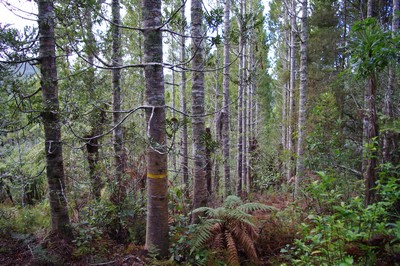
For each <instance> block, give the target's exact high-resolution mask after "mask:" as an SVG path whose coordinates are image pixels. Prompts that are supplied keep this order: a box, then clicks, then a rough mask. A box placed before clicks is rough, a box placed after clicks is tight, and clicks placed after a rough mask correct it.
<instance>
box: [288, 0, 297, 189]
mask: <svg viewBox="0 0 400 266" xmlns="http://www.w3.org/2000/svg"><path fill="white" fill-rule="evenodd" d="M290 21H291V22H290V25H291V33H290V34H291V35H290V88H289V106H288V107H289V108H288V134H287V137H288V140H287V144H288V161H287V180H288V182H289V181H290V180H291V178H292V175H293V174H292V172H293V158H292V157H293V153H294V150H293V149H294V144H293V136H292V135H293V120H294V92H295V87H296V0H292V6H291V11H290Z"/></svg>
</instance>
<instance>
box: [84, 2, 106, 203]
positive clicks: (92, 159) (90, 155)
mask: <svg viewBox="0 0 400 266" xmlns="http://www.w3.org/2000/svg"><path fill="white" fill-rule="evenodd" d="M92 8H93V7H90V8H89V7H87V8H86V9H85V19H86V38H87V42H86V47H85V48H86V53H87V58H88V64H89V66H88V67H89V69H88V73H87V74H88V76H87V78H86V79H85V81H84V82H85V84H86V89H87V90H88V94H89V97H90V96H91V95H93V94H94V88H95V85H94V84H95V69H94V67H93V64H94V54H95V51H94V49H95V46H96V44H95V38H94V35H93V21H92V13H91V9H92ZM105 118H106V114H105V112H104V111H102V110H98V109H97V108H96V107H95V108H94V109H93V111H92V115H91V117H90V124H91V129H90V133H89V134H88V135H87V136H86V138H87V139H88V140H87V142H86V150H87V161H88V165H89V177H90V182H91V194H92V196H93V197H94V199H96V200H99V199H100V197H101V189H102V188H103V185H104V184H103V182H102V180H101V176H100V172H99V138H98V137H97V136H99V135H101V134H102V132H103V123H104V122H105Z"/></svg>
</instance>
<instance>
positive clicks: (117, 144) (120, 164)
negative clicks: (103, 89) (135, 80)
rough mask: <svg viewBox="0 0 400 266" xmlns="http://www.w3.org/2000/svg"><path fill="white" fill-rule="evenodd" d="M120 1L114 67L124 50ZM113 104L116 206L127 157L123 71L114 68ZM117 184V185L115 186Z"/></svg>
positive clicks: (114, 27) (114, 18) (115, 10)
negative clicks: (125, 149) (123, 107)
mask: <svg viewBox="0 0 400 266" xmlns="http://www.w3.org/2000/svg"><path fill="white" fill-rule="evenodd" d="M120 8H121V7H120V1H119V0H112V4H111V9H112V10H111V12H112V22H113V24H112V25H111V31H112V56H111V60H112V65H113V67H119V66H121V64H122V50H121V33H120V28H119V27H118V25H120V24H121V13H120ZM112 98H113V99H112V100H113V102H112V104H113V124H114V127H115V129H114V132H113V142H114V143H113V144H114V160H115V178H114V179H115V181H116V182H113V181H114V180H112V181H111V183H112V184H113V185H112V186H111V187H112V192H111V201H112V202H113V203H115V204H119V203H121V202H122V201H123V199H124V198H125V193H126V192H125V186H124V184H123V173H124V170H125V168H126V155H125V152H124V147H123V141H124V137H123V133H122V125H120V124H119V123H120V121H121V113H120V111H121V103H122V97H121V69H119V68H114V69H113V70H112ZM114 184H115V185H114Z"/></svg>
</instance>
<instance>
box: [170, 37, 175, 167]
mask: <svg viewBox="0 0 400 266" xmlns="http://www.w3.org/2000/svg"><path fill="white" fill-rule="evenodd" d="M171 44H172V45H173V46H174V45H175V43H174V40H171ZM175 97H176V90H175V70H174V69H172V117H173V118H174V119H176V117H175V115H176V113H175V108H176V106H175ZM173 134H176V132H174V133H173ZM171 151H172V152H171V153H169V155H170V156H171V161H172V169H173V171H174V173H176V169H177V168H176V166H177V161H176V154H177V150H176V145H175V140H174V141H173V142H172V143H171Z"/></svg>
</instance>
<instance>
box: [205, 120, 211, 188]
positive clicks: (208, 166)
mask: <svg viewBox="0 0 400 266" xmlns="http://www.w3.org/2000/svg"><path fill="white" fill-rule="evenodd" d="M205 139H206V140H207V143H209V141H212V134H211V129H210V128H209V127H207V128H206V133H205ZM211 153H212V147H210V146H206V182H207V196H211V195H212V161H211Z"/></svg>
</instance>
